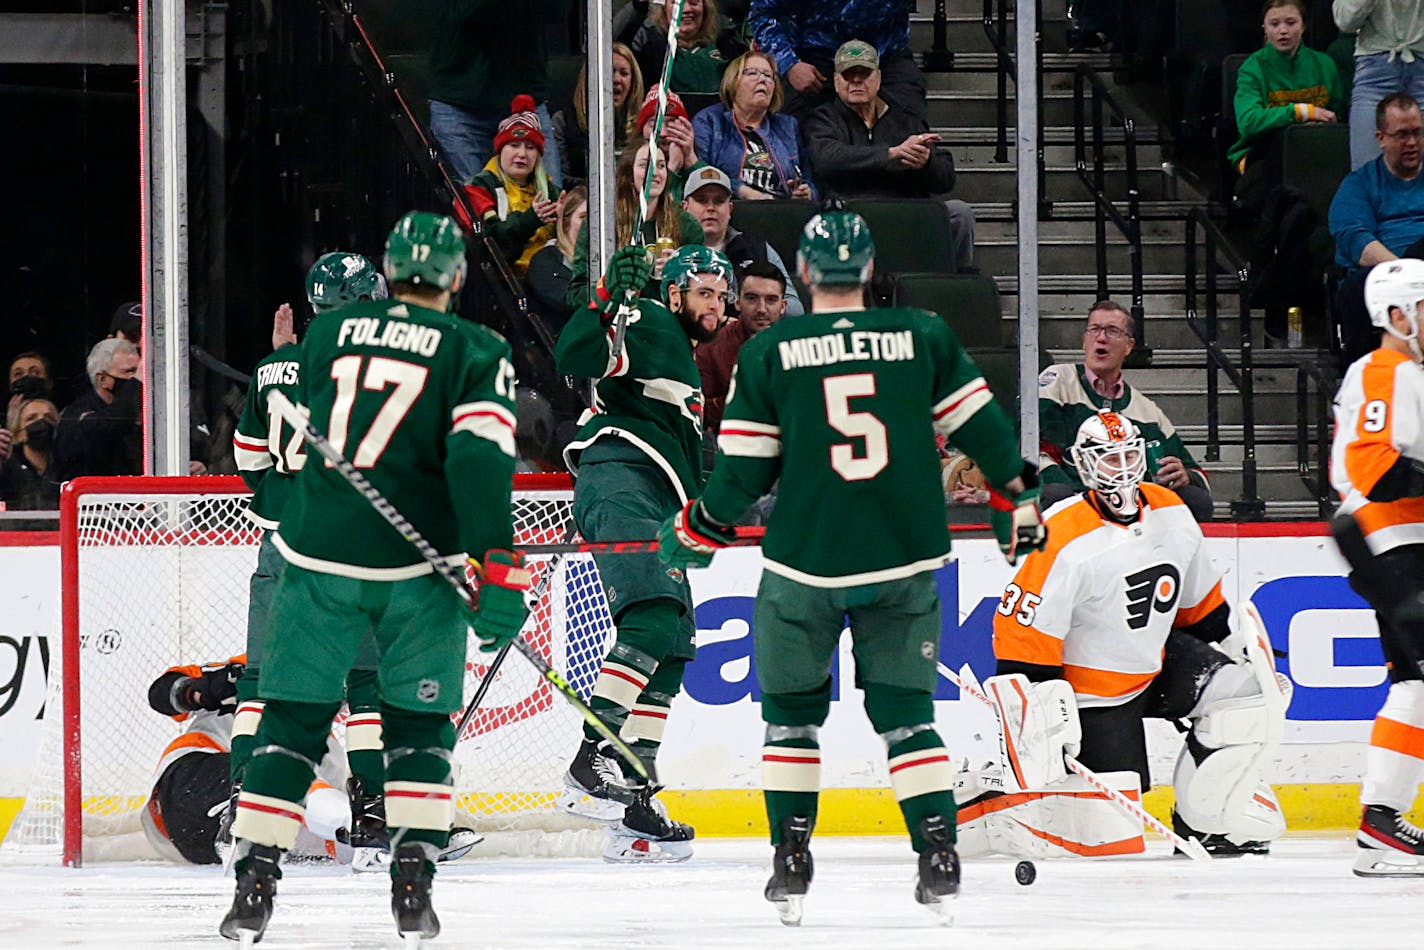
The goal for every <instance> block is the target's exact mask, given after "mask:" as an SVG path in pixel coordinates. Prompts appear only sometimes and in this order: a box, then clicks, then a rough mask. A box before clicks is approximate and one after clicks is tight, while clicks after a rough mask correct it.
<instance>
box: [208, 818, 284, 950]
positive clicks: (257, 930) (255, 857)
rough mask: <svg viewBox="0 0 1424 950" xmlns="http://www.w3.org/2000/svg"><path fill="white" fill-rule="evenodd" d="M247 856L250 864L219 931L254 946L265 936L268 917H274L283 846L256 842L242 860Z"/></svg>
mask: <svg viewBox="0 0 1424 950" xmlns="http://www.w3.org/2000/svg"><path fill="white" fill-rule="evenodd" d="M244 860H245V861H246V865H245V867H244V868H243V870H242V872H241V873H239V874H238V875H237V893H236V894H235V895H233V898H232V907H231V908H230V909H229V910H228V912H227V916H226V917H224V918H223V921H222V924H221V925H219V927H218V933H220V934H222V935H223V936H224V937H226V938H227V939H229V940H240V941H242V946H243V947H250V946H252V945H253V944H254V943H257V942H259V941H260V940H261V939H262V934H263V932H264V931H266V929H267V921H269V920H271V919H272V898H274V897H276V896H277V879H278V878H279V877H281V872H280V871H279V870H278V868H277V865H278V864H279V863H280V862H281V860H282V850H281V849H280V848H274V847H271V846H269V845H262V844H255V845H252V847H251V849H250V850H249V851H248V852H247V856H246V857H245V858H244V859H239V863H241V862H242V861H244Z"/></svg>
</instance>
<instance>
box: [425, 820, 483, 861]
mask: <svg viewBox="0 0 1424 950" xmlns="http://www.w3.org/2000/svg"><path fill="white" fill-rule="evenodd" d="M483 840H485V836H484V835H482V834H479V833H477V832H475V831H474V830H472V829H470V828H461V827H459V826H458V825H457V826H456V827H454V828H451V829H450V841H449V842H448V843H447V844H446V845H445V847H444V848H443V849H442V850H441V851H440V856H439V857H437V858H436V859H435V863H436V864H448V863H449V862H451V861H458V860H460V859H461V858H463V857H464V856H465V855H467V854H469V853H470V849H471V848H473V847H474V846H475V845H477V844H479V843H480V842H481V841H483Z"/></svg>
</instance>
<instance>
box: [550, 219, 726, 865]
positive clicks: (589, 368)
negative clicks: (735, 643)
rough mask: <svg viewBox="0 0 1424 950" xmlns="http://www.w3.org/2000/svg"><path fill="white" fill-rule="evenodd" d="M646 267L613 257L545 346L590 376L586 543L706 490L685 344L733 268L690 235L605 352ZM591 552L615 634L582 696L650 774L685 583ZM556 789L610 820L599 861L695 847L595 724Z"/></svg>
mask: <svg viewBox="0 0 1424 950" xmlns="http://www.w3.org/2000/svg"><path fill="white" fill-rule="evenodd" d="M651 276H652V264H651V263H650V261H649V258H648V256H647V251H646V249H645V248H641V247H625V248H622V249H621V250H619V251H618V252H616V253H615V254H614V255H613V258H612V259H611V260H610V261H609V265H608V273H607V274H606V275H605V276H604V279H603V280H601V281H600V282H599V286H598V287H597V288H596V293H595V300H594V302H593V303H592V304H591V305H590V306H589V307H588V308H587V309H586V310H584V311H582V312H580V313H578V314H575V315H574V317H573V318H572V319H570V320H569V322H568V324H567V325H566V326H565V327H564V330H563V333H562V334H561V335H560V336H559V343H558V346H557V348H556V349H555V359H556V360H557V364H558V368H559V371H560V372H562V373H567V374H569V375H573V376H583V377H589V378H592V379H596V380H598V384H597V387H596V390H595V401H594V408H593V410H592V414H591V415H590V416H589V418H588V421H587V422H586V423H585V424H584V426H583V428H582V429H581V430H580V431H579V434H578V437H577V438H576V439H575V440H574V441H573V443H571V444H570V445H569V447H568V449H567V451H566V458H567V461H568V463H569V468H570V470H571V471H573V472H575V473H576V475H577V480H576V481H575V483H574V520H575V522H576V524H577V525H578V528H579V531H580V532H581V533H582V534H583V536H584V538H586V539H587V540H589V541H630V540H636V539H639V538H649V537H652V536H653V535H654V534H655V533H656V532H657V529H658V526H659V525H660V524H662V522H663V519H665V518H667V517H668V516H669V515H671V514H672V513H673V512H675V511H677V509H678V508H679V507H680V506H681V505H682V504H683V503H685V502H686V501H687V499H689V498H691V497H693V496H694V495H695V494H696V493H697V491H698V489H699V488H700V487H701V485H702V389H701V382H702V381H701V375H700V374H699V372H698V370H697V364H696V363H695V362H694V361H693V359H692V350H693V347H694V346H696V345H697V344H698V343H701V342H706V341H707V340H710V339H712V338H713V337H714V336H715V335H716V334H717V331H718V330H720V329H721V327H722V324H723V323H725V322H726V304H727V300H728V298H729V297H730V295H731V293H732V284H733V277H732V266H731V264H730V263H729V262H728V261H727V259H726V258H725V257H724V256H723V255H722V254H721V253H719V252H717V251H714V250H712V249H710V248H707V247H704V246H702V245H700V244H688V245H684V246H683V247H681V248H679V249H678V250H677V252H676V253H675V254H673V256H672V257H671V258H669V259H668V260H667V262H666V263H665V264H664V265H663V273H662V293H663V302H662V303H659V302H658V301H654V300H648V299H639V300H637V302H636V303H635V304H633V305H632V306H633V307H635V308H636V309H634V310H633V311H632V312H631V314H630V315H629V317H628V320H627V336H626V343H625V345H624V347H623V350H622V352H620V353H615V352H614V351H613V339H614V336H615V335H616V331H615V327H614V324H615V322H616V313H617V310H618V305H619V303H620V302H623V301H624V300H625V294H626V293H627V292H628V291H629V290H635V289H636V288H640V287H642V286H643V285H644V284H645V283H646V282H647V281H648V279H649V278H650V277H651ZM595 560H596V562H597V565H598V571H599V575H600V577H601V579H602V581H603V589H604V593H605V595H606V596H607V598H608V607H609V610H610V612H611V613H612V615H613V622H614V624H615V626H616V627H617V631H618V632H617V640H616V642H615V643H614V644H613V647H612V648H611V649H610V650H609V653H608V656H607V657H606V658H605V659H604V662H603V667H602V669H601V670H600V671H599V674H598V679H597V680H596V681H595V683H594V688H593V696H592V698H591V699H590V701H589V705H590V706H591V707H592V709H593V710H594V712H595V713H597V714H598V716H599V717H600V718H601V719H602V720H603V721H604V722H605V723H606V724H607V725H608V726H609V727H610V728H611V729H613V730H614V731H618V730H622V735H623V737H624V738H625V739H627V740H628V741H629V743H630V745H631V746H632V748H633V750H634V751H635V752H636V753H637V754H638V756H639V757H640V758H641V759H643V761H644V762H646V763H647V765H648V767H649V771H650V772H652V766H653V763H654V761H655V759H656V757H657V752H658V747H659V746H660V745H661V744H662V737H663V728H664V727H665V726H666V724H667V717H668V708H669V707H670V706H671V705H672V701H673V698H674V697H675V696H676V695H677V694H678V691H679V690H680V689H681V688H682V675H683V670H684V668H685V667H686V665H687V661H688V660H690V659H692V658H693V656H694V655H695V646H694V638H695V634H696V623H695V621H694V618H693V613H692V591H691V589H690V588H689V587H688V585H687V578H686V576H685V575H684V574H683V572H682V571H681V570H677V569H668V568H666V567H664V566H663V565H662V564H661V563H660V562H659V561H658V557H657V555H656V554H642V555H638V554H628V555H616V556H611V557H598V556H595ZM564 784H565V785H566V786H567V788H568V794H566V795H565V796H564V798H563V800H562V804H563V807H565V808H567V809H568V810H570V811H573V812H575V813H576V814H580V815H583V816H585V817H593V818H599V819H602V820H606V821H609V822H610V825H609V831H610V839H609V843H608V847H607V849H606V850H605V851H604V854H603V856H604V858H605V859H606V860H609V861H628V862H633V861H682V860H686V859H687V858H689V857H691V856H692V846H691V840H692V837H693V831H692V829H691V828H690V827H688V826H687V825H684V824H682V823H680V822H675V821H670V820H669V819H668V818H667V816H666V814H665V811H664V809H663V807H662V805H661V803H660V802H655V801H654V800H653V798H652V795H653V793H654V792H655V791H656V789H655V788H654V787H653V786H650V785H646V784H640V783H639V782H638V781H637V780H635V779H634V777H632V776H629V775H627V774H626V772H625V771H623V770H620V768H619V765H618V763H617V762H616V761H615V760H614V758H613V757H612V756H611V755H610V754H609V753H608V751H607V750H606V748H605V747H604V746H603V745H602V744H601V741H600V740H599V738H598V733H597V732H595V731H594V729H593V727H591V726H585V727H584V733H583V743H582V745H581V747H580V748H579V750H578V753H577V755H576V756H575V757H574V760H573V763H572V764H571V765H570V766H569V769H568V772H567V773H566V775H565V777H564Z"/></svg>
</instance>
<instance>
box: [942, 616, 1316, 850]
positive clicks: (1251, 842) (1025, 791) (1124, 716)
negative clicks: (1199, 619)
mask: <svg viewBox="0 0 1424 950" xmlns="http://www.w3.org/2000/svg"><path fill="white" fill-rule="evenodd" d="M1237 618H1238V629H1237V630H1236V632H1234V633H1233V634H1231V635H1230V636H1229V637H1228V638H1227V639H1225V640H1224V641H1222V643H1221V644H1219V645H1218V646H1216V647H1211V646H1208V645H1206V644H1203V643H1201V642H1200V641H1197V640H1194V639H1192V638H1190V637H1188V636H1186V635H1184V634H1174V635H1173V636H1172V637H1170V638H1169V640H1168V645H1167V655H1166V658H1165V659H1164V664H1163V666H1164V669H1163V673H1162V674H1161V675H1159V677H1158V681H1157V682H1156V683H1154V685H1153V687H1152V688H1150V689H1149V690H1147V691H1146V692H1145V693H1144V694H1142V696H1140V697H1138V699H1136V700H1134V701H1131V702H1128V703H1124V704H1122V705H1121V706H1116V707H1107V708H1102V707H1098V708H1092V709H1089V710H1085V715H1084V716H1083V717H1082V718H1081V719H1080V717H1079V711H1078V709H1077V705H1076V702H1075V701H1074V699H1073V692H1072V689H1071V687H1070V686H1069V685H1068V684H1067V683H1066V682H1065V681H1063V680H1051V681H1048V682H1042V683H1030V682H1029V681H1028V679H1027V678H1026V677H1025V676H1023V675H1021V674H1009V675H1003V676H995V677H991V678H990V679H989V680H987V681H986V682H985V684H984V691H985V692H986V693H987V694H988V695H989V697H990V698H991V699H992V700H993V702H994V705H995V707H996V713H997V718H998V722H999V726H1000V728H999V736H998V749H997V755H996V756H995V757H994V759H993V760H991V761H990V762H988V763H984V764H982V765H980V766H979V767H970V766H969V765H968V764H966V767H965V768H964V769H962V770H961V771H960V772H959V773H958V774H957V776H956V782H955V796H956V798H957V799H958V800H959V801H960V802H962V803H963V804H962V805H961V807H960V812H959V839H960V851H961V853H962V854H967V855H975V854H984V853H991V852H992V853H999V854H1007V855H1012V856H1016V857H1029V858H1044V857H1101V856H1107V855H1122V854H1134V853H1140V852H1142V851H1143V850H1144V848H1145V841H1144V838H1143V832H1142V827H1141V825H1140V824H1139V823H1138V822H1137V821H1136V820H1135V819H1133V818H1132V817H1131V816H1129V815H1126V814H1125V813H1124V812H1123V811H1122V810H1121V809H1119V808H1118V807H1117V806H1116V805H1114V804H1113V803H1112V801H1111V800H1110V799H1108V798H1107V796H1106V795H1104V794H1103V793H1102V792H1099V791H1096V790H1094V789H1093V788H1092V787H1091V786H1089V785H1088V784H1087V783H1086V782H1084V781H1083V780H1082V779H1079V778H1078V777H1076V776H1073V775H1070V774H1068V771H1067V769H1066V766H1065V764H1064V754H1065V753H1066V754H1068V755H1073V756H1079V755H1080V754H1081V758H1082V759H1083V761H1084V763H1085V764H1087V765H1089V766H1090V767H1091V768H1094V769H1096V770H1097V771H1098V772H1099V777H1100V778H1102V779H1103V780H1104V781H1106V782H1108V783H1109V784H1110V785H1112V786H1113V787H1114V788H1117V789H1118V790H1120V791H1122V792H1123V793H1124V794H1125V795H1127V797H1128V798H1130V799H1133V800H1135V801H1137V800H1140V794H1141V790H1140V788H1139V769H1141V770H1142V771H1143V772H1144V773H1145V767H1146V760H1145V745H1144V744H1143V736H1142V726H1141V722H1140V720H1141V719H1142V718H1144V717H1146V716H1161V717H1163V718H1169V719H1179V718H1181V719H1186V720H1188V721H1189V722H1190V723H1191V728H1190V731H1189V732H1188V734H1187V738H1186V742H1185V744H1184V747H1183V749H1182V751H1181V754H1180V756H1179V758H1178V761H1177V765H1176V768H1175V770H1174V773H1173V784H1174V786H1175V788H1176V810H1175V813H1174V816H1173V823H1174V825H1175V826H1176V831H1177V832H1178V833H1179V834H1182V835H1184V836H1193V835H1197V836H1201V837H1203V844H1204V845H1205V846H1206V847H1207V849H1208V850H1210V851H1212V852H1213V853H1216V854H1223V853H1228V854H1229V853H1241V852H1260V851H1264V850H1266V847H1267V843H1268V842H1269V841H1271V840H1272V839H1274V838H1276V837H1278V836H1279V835H1280V834H1281V833H1283V832H1284V830H1285V821H1284V818H1283V817H1282V815H1281V811H1280V805H1279V803H1278V802H1277V801H1276V799H1275V795H1274V793H1273V792H1272V791H1271V789H1270V786H1269V785H1267V784H1266V783H1265V781H1264V770H1265V767H1266V764H1267V763H1268V762H1269V760H1270V756H1271V754H1272V752H1273V751H1274V750H1275V748H1276V746H1277V745H1279V743H1280V740H1281V733H1282V730H1283V726H1284V722H1285V712H1286V708H1287V706H1289V704H1290V683H1289V681H1288V680H1287V679H1286V678H1285V677H1283V676H1281V675H1280V674H1278V673H1277V672H1276V670H1275V667H1274V664H1273V661H1272V659H1271V657H1272V653H1271V647H1270V640H1269V638H1268V637H1267V635H1266V632H1265V628H1264V626H1263V625H1262V624H1261V621H1260V618H1259V616H1258V615H1257V613H1256V611H1255V608H1254V607H1253V606H1252V605H1251V604H1250V603H1242V604H1241V605H1240V606H1239V607H1238V610H1237ZM1197 684H1200V685H1199V686H1198V685H1197ZM1179 710H1185V714H1182V713H1179V712H1178V711H1179ZM1139 749H1140V750H1141V754H1140V755H1139V754H1138V751H1137V750H1139Z"/></svg>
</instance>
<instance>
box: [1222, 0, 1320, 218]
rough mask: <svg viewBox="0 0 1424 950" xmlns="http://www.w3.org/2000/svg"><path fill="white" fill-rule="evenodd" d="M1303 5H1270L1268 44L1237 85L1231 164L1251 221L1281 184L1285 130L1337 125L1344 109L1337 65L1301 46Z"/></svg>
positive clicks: (1272, 0) (1291, 0)
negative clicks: (1305, 124)
mask: <svg viewBox="0 0 1424 950" xmlns="http://www.w3.org/2000/svg"><path fill="white" fill-rule="evenodd" d="M1303 3H1304V0H1266V4H1265V12H1264V14H1263V17H1262V22H1261V29H1262V30H1264V31H1265V34H1266V43H1265V45H1264V46H1262V47H1261V48H1260V49H1258V50H1257V51H1256V52H1254V53H1252V54H1251V55H1250V56H1249V57H1247V58H1246V62H1244V63H1242V64H1241V72H1240V74H1239V78H1238V79H1237V81H1236V98H1235V111H1236V127H1237V129H1238V130H1239V135H1238V137H1237V139H1236V144H1235V145H1233V146H1231V150H1230V151H1228V152H1227V154H1226V157H1227V160H1228V161H1229V162H1230V163H1231V166H1232V167H1233V168H1235V169H1236V171H1237V173H1238V174H1240V175H1241V180H1240V181H1239V182H1238V183H1237V186H1236V196H1237V199H1238V200H1239V201H1240V202H1241V204H1242V207H1243V210H1244V211H1245V212H1246V215H1247V217H1248V218H1254V217H1255V216H1256V215H1257V214H1259V212H1260V210H1261V206H1262V204H1263V203H1264V202H1265V198H1266V195H1267V194H1268V193H1269V192H1270V191H1271V189H1273V188H1275V187H1277V186H1278V185H1280V183H1281V153H1282V149H1281V143H1282V139H1283V137H1284V131H1285V129H1287V128H1289V127H1290V126H1292V125H1295V124H1297V123H1301V122H1335V121H1337V120H1338V113H1339V112H1340V111H1341V109H1342V108H1343V99H1342V95H1341V88H1340V72H1339V70H1337V69H1336V68H1335V61H1334V60H1332V59H1331V58H1330V57H1329V56H1326V55H1325V54H1324V53H1320V52H1317V51H1316V50H1313V49H1311V48H1310V47H1308V46H1305V45H1303V44H1302V43H1301V40H1302V39H1303V38H1304V36H1305V8H1304V6H1303Z"/></svg>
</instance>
